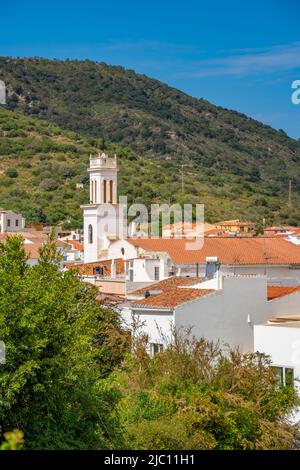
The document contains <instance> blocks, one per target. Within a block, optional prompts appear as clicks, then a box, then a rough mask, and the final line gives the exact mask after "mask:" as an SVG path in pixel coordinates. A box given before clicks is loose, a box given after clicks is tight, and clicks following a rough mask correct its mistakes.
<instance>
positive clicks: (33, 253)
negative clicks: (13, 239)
mask: <svg viewBox="0 0 300 470" xmlns="http://www.w3.org/2000/svg"><path fill="white" fill-rule="evenodd" d="M42 246H43V242H34V243H28V244H26V243H24V244H23V248H24V251H25V253H26V255H27V256H29V259H35V260H36V259H39V257H40V252H39V250H40V248H41V247H42Z"/></svg>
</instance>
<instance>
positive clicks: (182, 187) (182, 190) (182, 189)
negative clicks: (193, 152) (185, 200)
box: [181, 163, 184, 194]
mask: <svg viewBox="0 0 300 470" xmlns="http://www.w3.org/2000/svg"><path fill="white" fill-rule="evenodd" d="M183 167H184V165H183V163H182V165H181V192H182V194H183V193H184V179H183Z"/></svg>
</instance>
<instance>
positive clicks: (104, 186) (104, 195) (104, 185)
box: [103, 180, 106, 204]
mask: <svg viewBox="0 0 300 470" xmlns="http://www.w3.org/2000/svg"><path fill="white" fill-rule="evenodd" d="M103 202H104V204H105V203H106V180H104V181H103Z"/></svg>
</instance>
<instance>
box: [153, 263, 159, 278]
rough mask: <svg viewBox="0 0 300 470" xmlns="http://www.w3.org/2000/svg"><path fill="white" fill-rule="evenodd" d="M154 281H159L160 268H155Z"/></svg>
mask: <svg viewBox="0 0 300 470" xmlns="http://www.w3.org/2000/svg"><path fill="white" fill-rule="evenodd" d="M154 280H155V281H159V266H155V267H154Z"/></svg>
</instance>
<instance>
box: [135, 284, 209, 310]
mask: <svg viewBox="0 0 300 470" xmlns="http://www.w3.org/2000/svg"><path fill="white" fill-rule="evenodd" d="M212 292H215V291H214V290H213V289H193V288H192V287H191V288H190V287H189V288H188V289H184V288H181V287H175V288H174V289H172V290H169V291H166V292H163V293H162V294H159V295H153V296H150V297H147V298H144V299H142V300H137V301H136V302H133V303H132V304H131V306H132V307H133V308H134V307H136V308H138V307H142V308H145V307H150V308H158V309H159V308H173V307H177V306H178V305H181V304H184V303H187V302H191V301H192V300H196V299H200V298H201V297H206V296H207V295H209V294H211V293H212Z"/></svg>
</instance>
